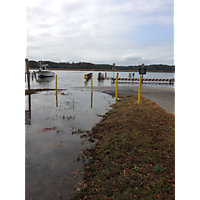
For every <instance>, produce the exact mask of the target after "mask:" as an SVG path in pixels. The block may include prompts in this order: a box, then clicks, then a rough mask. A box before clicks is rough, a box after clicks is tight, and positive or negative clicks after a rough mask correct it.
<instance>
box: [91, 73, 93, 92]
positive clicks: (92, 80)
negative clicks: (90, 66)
mask: <svg viewBox="0 0 200 200" xmlns="http://www.w3.org/2000/svg"><path fill="white" fill-rule="evenodd" d="M91 93H93V76H91Z"/></svg>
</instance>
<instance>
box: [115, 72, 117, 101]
mask: <svg viewBox="0 0 200 200" xmlns="http://www.w3.org/2000/svg"><path fill="white" fill-rule="evenodd" d="M117 91H118V74H117V75H116V90H115V98H116V101H117Z"/></svg>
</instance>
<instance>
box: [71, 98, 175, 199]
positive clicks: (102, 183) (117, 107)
mask: <svg viewBox="0 0 200 200" xmlns="http://www.w3.org/2000/svg"><path fill="white" fill-rule="evenodd" d="M174 128H175V117H174V115H172V114H169V113H167V112H166V111H165V110H164V109H162V108H160V107H159V106H158V105H156V104H155V103H154V102H151V101H150V100H148V99H145V98H143V97H142V98H141V103H140V104H138V103H137V96H136V95H133V96H128V97H124V98H122V99H120V100H119V101H118V102H117V103H116V104H114V105H113V109H112V111H109V112H107V113H106V114H105V115H104V116H103V119H102V121H101V122H99V123H98V124H97V125H96V126H95V127H93V129H92V137H94V138H96V139H98V140H99V142H98V143H96V145H95V146H93V147H92V148H90V149H86V150H85V151H84V154H85V155H86V156H88V157H90V159H89V167H86V168H85V170H84V173H83V174H84V176H83V178H84V183H83V185H82V188H81V191H80V192H76V193H75V194H74V197H73V199H116V200H118V199H119V200H120V199H175V131H174Z"/></svg>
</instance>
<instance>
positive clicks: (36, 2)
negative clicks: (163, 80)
mask: <svg viewBox="0 0 200 200" xmlns="http://www.w3.org/2000/svg"><path fill="white" fill-rule="evenodd" d="M26 39H27V40H26V57H27V58H28V59H29V60H35V61H39V60H49V61H55V62H70V63H71V62H91V63H96V64H113V63H115V64H116V65H123V66H128V65H138V64H142V63H144V64H169V65H173V64H174V1H173V0H151V1H149V0H123V1H122V0H84V1H81V0H27V37H26Z"/></svg>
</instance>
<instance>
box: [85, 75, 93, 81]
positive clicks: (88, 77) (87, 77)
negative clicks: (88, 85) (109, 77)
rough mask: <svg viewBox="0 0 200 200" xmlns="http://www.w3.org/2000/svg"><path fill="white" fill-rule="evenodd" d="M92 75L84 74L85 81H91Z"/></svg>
mask: <svg viewBox="0 0 200 200" xmlns="http://www.w3.org/2000/svg"><path fill="white" fill-rule="evenodd" d="M91 76H92V73H89V74H84V79H86V81H88V80H89V79H91Z"/></svg>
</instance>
